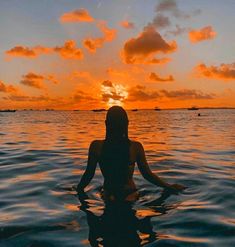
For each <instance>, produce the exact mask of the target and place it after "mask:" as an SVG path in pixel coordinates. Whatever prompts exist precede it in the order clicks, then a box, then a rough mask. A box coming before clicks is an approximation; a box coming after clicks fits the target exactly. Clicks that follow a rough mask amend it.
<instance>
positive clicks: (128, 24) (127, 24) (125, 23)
mask: <svg viewBox="0 0 235 247" xmlns="http://www.w3.org/2000/svg"><path fill="white" fill-rule="evenodd" d="M120 26H122V27H123V28H126V29H133V28H135V24H134V22H130V21H126V20H125V21H122V22H120Z"/></svg>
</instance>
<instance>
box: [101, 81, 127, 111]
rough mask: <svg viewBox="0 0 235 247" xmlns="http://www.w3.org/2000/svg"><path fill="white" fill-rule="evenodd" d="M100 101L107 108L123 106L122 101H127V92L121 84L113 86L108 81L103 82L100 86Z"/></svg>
mask: <svg viewBox="0 0 235 247" xmlns="http://www.w3.org/2000/svg"><path fill="white" fill-rule="evenodd" d="M101 92H102V99H103V101H105V102H106V104H107V106H108V107H111V106H113V105H120V106H121V105H123V101H124V100H125V99H127V97H128V92H127V90H126V88H125V87H124V86H123V85H121V84H115V83H112V82H110V81H105V82H103V84H102V85H101Z"/></svg>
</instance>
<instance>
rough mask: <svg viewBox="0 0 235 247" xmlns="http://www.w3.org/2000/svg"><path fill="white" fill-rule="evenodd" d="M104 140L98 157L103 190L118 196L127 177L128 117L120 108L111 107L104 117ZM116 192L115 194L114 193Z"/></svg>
mask: <svg viewBox="0 0 235 247" xmlns="http://www.w3.org/2000/svg"><path fill="white" fill-rule="evenodd" d="M105 124H106V138H105V141H104V144H103V146H102V151H101V155H100V161H99V163H100V168H101V171H102V173H103V175H104V177H105V183H104V188H105V190H107V191H112V193H116V196H117V198H118V197H120V196H123V195H121V194H120V186H121V187H122V186H124V185H125V183H126V181H127V179H128V176H129V168H128V167H129V163H130V161H129V150H130V140H129V138H128V117H127V113H126V111H125V110H124V109H123V108H122V107H120V106H112V107H111V108H110V109H109V110H108V112H107V115H106V120H105ZM115 191H116V192H115Z"/></svg>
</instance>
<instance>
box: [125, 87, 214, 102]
mask: <svg viewBox="0 0 235 247" xmlns="http://www.w3.org/2000/svg"><path fill="white" fill-rule="evenodd" d="M128 95H129V96H128V99H127V100H126V101H133V102H134V101H143V102H144V101H155V100H162V99H174V100H201V99H213V98H214V96H215V95H214V94H207V93H203V92H201V91H199V90H195V89H180V90H172V91H169V90H149V89H147V88H146V87H145V86H141V85H137V86H135V87H132V88H130V89H129V90H128Z"/></svg>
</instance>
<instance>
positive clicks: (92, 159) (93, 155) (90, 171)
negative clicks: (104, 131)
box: [77, 141, 98, 192]
mask: <svg viewBox="0 0 235 247" xmlns="http://www.w3.org/2000/svg"><path fill="white" fill-rule="evenodd" d="M97 162H98V154H97V141H93V142H92V143H91V144H90V147H89V153H88V161H87V167H86V171H85V172H84V174H83V175H82V178H81V180H80V182H79V184H78V186H77V192H81V191H83V190H84V189H85V187H86V186H87V185H88V184H89V183H90V181H91V180H92V178H93V177H94V174H95V169H96V165H97Z"/></svg>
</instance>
